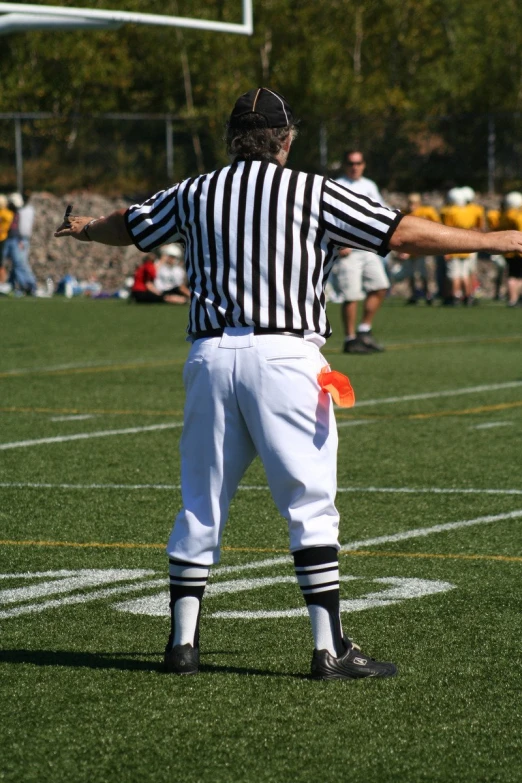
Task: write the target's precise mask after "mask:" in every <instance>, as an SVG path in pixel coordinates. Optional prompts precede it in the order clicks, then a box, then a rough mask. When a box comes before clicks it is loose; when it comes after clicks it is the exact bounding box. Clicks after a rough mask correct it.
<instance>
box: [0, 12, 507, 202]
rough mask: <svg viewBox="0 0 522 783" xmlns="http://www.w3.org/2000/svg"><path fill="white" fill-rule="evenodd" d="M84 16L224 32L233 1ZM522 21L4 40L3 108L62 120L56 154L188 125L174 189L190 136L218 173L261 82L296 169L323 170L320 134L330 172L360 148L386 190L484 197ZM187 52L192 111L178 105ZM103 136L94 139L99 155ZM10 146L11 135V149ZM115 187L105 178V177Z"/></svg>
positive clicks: (419, 19)
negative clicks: (150, 125)
mask: <svg viewBox="0 0 522 783" xmlns="http://www.w3.org/2000/svg"><path fill="white" fill-rule="evenodd" d="M48 2H49V3H54V0H48ZM83 2H85V3H86V2H87V0H83ZM64 4H66V5H75V6H76V5H79V4H80V3H79V2H78V0H68V2H67V3H64ZM89 5H90V7H94V6H96V7H101V8H106V7H116V8H120V9H125V10H136V11H141V12H150V13H165V14H166V13H171V14H176V15H180V16H185V15H187V16H195V17H199V18H204V19H220V20H224V21H233V22H238V21H240V14H241V4H240V0H226V2H225V0H197V2H194V0H168V2H159V0H147V1H146V2H143V1H142V0H121V1H120V2H118V3H115V2H108V0H96V2H91V3H90V4H89ZM521 21H522V6H521V5H520V4H519V3H518V2H517V0H506V2H504V3H502V4H501V5H500V6H498V5H495V4H492V3H491V2H490V0H474V2H473V3H467V2H464V1H463V0H447V2H445V3H443V4H441V3H439V2H436V0H379V1H377V0H366V2H363V0H350V1H347V0H307V1H305V2H303V0H254V28H255V31H254V35H253V36H252V37H245V36H239V35H232V34H218V33H213V32H203V31H197V30H191V29H183V30H181V29H180V28H167V27H146V26H141V25H124V26H122V27H121V28H120V29H119V30H117V31H98V32H84V31H74V32H56V33H49V32H31V33H18V34H14V35H10V36H6V37H5V38H3V39H2V47H3V52H2V58H1V61H0V80H1V84H2V91H1V93H0V111H5V112H7V111H15V110H16V111H25V112H29V111H51V112H54V113H56V114H60V115H65V116H66V117H69V118H70V119H69V120H66V121H64V122H63V123H62V125H61V127H60V128H58V129H57V130H55V136H54V140H55V142H56V143H57V144H59V143H62V144H63V143H66V144H69V146H71V145H73V146H74V141H71V138H72V136H71V134H72V135H73V136H74V134H75V133H76V126H75V120H74V117H75V116H78V115H82V116H83V115H90V114H96V113H100V112H149V113H172V114H175V115H176V116H179V117H181V118H184V121H181V122H180V123H179V124H178V125H177V126H176V129H175V130H176V133H177V134H178V142H179V141H180V140H181V149H180V150H179V153H180V159H179V160H177V162H176V176H177V177H178V178H180V177H182V176H187V175H188V174H190V173H193V171H194V159H193V152H192V138H191V133H193V132H194V131H197V132H199V134H200V136H201V140H202V144H203V151H204V164H205V167H206V168H211V167H213V166H215V165H219V164H222V163H223V162H224V161H225V154H224V149H223V143H222V129H223V125H224V123H225V121H226V118H227V115H228V113H229V111H230V106H231V102H232V100H233V98H234V97H235V96H236V95H238V94H239V93H240V92H242V91H244V90H246V89H248V88H250V87H251V86H252V85H255V84H259V83H265V84H266V83H268V84H270V85H272V86H273V87H274V88H276V89H279V90H281V91H282V92H284V93H285V95H287V97H288V99H289V100H290V102H291V103H292V105H293V106H294V107H295V110H296V112H297V114H298V116H301V117H302V118H303V120H304V123H303V133H302V138H301V140H300V144H299V148H298V149H296V151H295V154H294V158H293V161H294V162H295V165H296V166H304V167H307V168H308V169H314V170H318V169H319V167H320V162H319V154H318V148H319V133H320V127H321V125H323V130H324V129H326V131H327V133H328V139H329V149H328V156H329V160H328V166H329V167H331V166H333V165H334V164H335V163H336V161H338V160H339V158H340V155H341V153H342V151H343V149H344V148H345V147H346V146H347V145H348V144H352V143H355V144H362V145H364V146H365V148H366V149H367V151H368V154H369V157H370V160H372V162H374V164H375V167H376V168H377V169H378V171H379V173H380V175H381V179H382V180H383V184H385V182H386V180H391V182H390V183H389V184H391V186H400V185H408V183H410V184H411V180H412V179H413V178H415V177H416V178H417V180H420V181H421V182H420V184H423V185H424V186H426V187H427V186H430V185H434V184H438V185H439V186H440V185H442V184H444V183H445V180H447V179H448V178H449V177H451V176H452V175H453V176H454V175H455V161H461V168H460V170H459V171H460V175H461V177H464V178H467V179H468V180H470V181H471V180H473V177H475V181H474V184H476V185H477V184H478V185H479V186H480V183H481V182H482V184H483V183H484V179H485V168H486V164H485V157H486V154H485V151H486V146H487V142H486V137H487V130H486V125H487V121H486V119H484V118H486V117H487V115H488V113H490V112H495V113H497V114H498V113H499V112H517V111H520V108H521V101H522V25H521V24H520V22H521ZM185 55H186V57H187V59H188V65H189V68H190V75H191V81H192V94H193V102H194V109H193V111H191V110H190V107H188V104H187V99H186V93H185V83H184V76H183V68H182V59H181V58H182V56H185ZM442 115H452V116H453V117H454V120H453V122H452V123H451V128H449V126H445V125H444V123H443V122H441V121H440V120H438V119H435V118H438V117H440V116H442ZM458 115H460V116H461V117H462V119H460V120H459V119H458ZM463 115H465V116H463ZM470 118H476V121H475V120H471V121H470ZM76 123H77V121H76ZM474 123H475V124H474ZM501 124H502V120H501V119H499V125H501ZM470 125H473V132H472V133H471V135H470V131H469V128H470ZM455 127H457V128H458V129H459V132H460V129H463V135H464V139H463V142H462V144H461V145H459V143H458V142H456V141H455V140H454V139H453V138H452V134H453V135H455ZM32 132H33V133H38V130H37V129H36V130H34V129H33V131H32ZM99 133H100V134H102V135H101V136H100V135H96V133H94V134H93V136H92V139H93V142H95V143H97V144H98V146H103V131H102V130H100V131H99ZM144 133H147V130H146V129H145V131H144ZM517 133H518V129H515V128H513V129H512V130H510V133H509V134H507V135H506V136H505V138H504V137H503V136H502V134H501V133H500V132H499V142H498V143H499V145H500V147H501V149H500V152H499V155H500V157H501V158H502V156H503V155H504V157H505V158H507V153H506V154H504V152H503V150H504V147H505V149H506V150H509V151H511V152H516V153H517V154H519V151H518V150H517V148H516V145H515V142H514V140H513V139H514V138H515V137H516V135H517ZM10 136H12V134H10ZM48 141H49V139H48ZM132 143H135V142H134V141H132ZM12 144H13V142H12V139H11V138H9V140H7V141H5V142H4V147H6V145H7V147H8V148H9V149H10V148H11V147H12ZM502 145H503V146H502ZM451 156H453V157H451ZM461 159H462V160H461ZM508 163H509V161H507V160H506V165H508ZM437 166H439V168H438V169H437ZM430 167H431V168H430ZM69 168H70V165H69ZM103 168H104V169H105V170H107V166H106V165H105V164H104V165H103ZM139 176H141V179H142V185H143V187H149V186H150V187H152V185H153V184H156V183H157V177H156V175H153V176H152V177H149V178H148V177H147V176H146V175H143V174H140V175H139ZM139 176H138V179H139ZM110 177H112V180H113V181H114V174H113V173H110ZM480 178H482V179H480ZM79 179H80V180H81V176H80V177H79ZM151 179H153V180H154V183H153V182H152V181H150V180H151ZM437 180H438V181H437ZM97 181H98V183H100V179H99V177H98V179H97ZM130 181H131V183H132V185H131V186H132V187H134V186H135V184H136V183H135V182H134V181H133V178H132V177H131V178H130ZM100 184H101V183H100Z"/></svg>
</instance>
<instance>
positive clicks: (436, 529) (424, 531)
mask: <svg viewBox="0 0 522 783" xmlns="http://www.w3.org/2000/svg"><path fill="white" fill-rule="evenodd" d="M520 517H522V509H519V510H518V511H508V512H506V513H505V514H492V515H490V516H485V517H476V518H475V519H464V520H462V521H460V522H446V523H445V524H442V525H432V526H431V527H419V528H414V529H413V530H405V531H404V532H403V533H394V534H393V535H390V536H377V538H367V539H365V540H364V541H352V542H351V543H349V544H343V546H342V547H341V551H342V552H344V551H347V550H350V549H361V548H362V547H363V546H374V545H377V544H384V543H389V542H393V541H406V540H407V539H409V538H421V537H423V536H431V535H432V533H442V532H445V531H446V530H460V529H461V528H464V527H474V526H475V525H486V524H490V523H491V522H501V521H502V520H505V519H520Z"/></svg>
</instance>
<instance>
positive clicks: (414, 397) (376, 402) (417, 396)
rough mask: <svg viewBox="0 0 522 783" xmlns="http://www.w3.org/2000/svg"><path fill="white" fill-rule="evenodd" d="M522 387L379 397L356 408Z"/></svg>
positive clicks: (512, 383) (509, 385)
mask: <svg viewBox="0 0 522 783" xmlns="http://www.w3.org/2000/svg"><path fill="white" fill-rule="evenodd" d="M521 386H522V381H509V382H508V383H491V384H488V385H484V386H468V387H467V388H463V389H446V390H443V391H437V392H425V393H422V394H405V395H403V396H402V397H379V398H378V399H375V400H360V401H357V402H356V403H355V407H356V408H362V407H363V406H365V405H384V404H386V405H387V404H389V403H395V402H409V401H412V400H434V399H437V398H438V397H456V396H458V395H459V394H480V393H481V392H488V391H501V390H503V389H517V388H520V387H521Z"/></svg>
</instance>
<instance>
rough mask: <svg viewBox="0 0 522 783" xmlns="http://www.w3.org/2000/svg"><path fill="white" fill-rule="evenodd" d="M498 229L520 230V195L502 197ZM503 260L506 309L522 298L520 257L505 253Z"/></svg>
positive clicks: (521, 222) (521, 203)
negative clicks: (505, 270)
mask: <svg viewBox="0 0 522 783" xmlns="http://www.w3.org/2000/svg"><path fill="white" fill-rule="evenodd" d="M499 228H500V229H502V228H506V229H512V228H514V229H515V230H517V231H519V230H520V229H521V228H522V193H519V192H518V191H516V190H514V191H511V193H507V194H506V196H505V197H504V200H503V210H502V212H501V215H500V219H499ZM505 258H506V264H507V268H508V283H507V285H508V307H516V306H517V305H518V303H519V300H520V298H521V296H522V255H520V254H519V253H506V256H505Z"/></svg>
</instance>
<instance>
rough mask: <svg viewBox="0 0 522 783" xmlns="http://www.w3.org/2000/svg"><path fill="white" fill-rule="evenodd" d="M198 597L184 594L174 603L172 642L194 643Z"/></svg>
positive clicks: (198, 604)
mask: <svg viewBox="0 0 522 783" xmlns="http://www.w3.org/2000/svg"><path fill="white" fill-rule="evenodd" d="M199 606H200V601H199V598H196V597H195V596H194V595H185V596H183V598H178V600H177V601H176V603H175V604H174V639H173V642H172V644H191V645H193V644H194V636H195V634H196V627H197V624H198V615H199Z"/></svg>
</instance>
